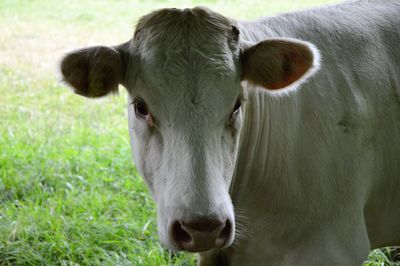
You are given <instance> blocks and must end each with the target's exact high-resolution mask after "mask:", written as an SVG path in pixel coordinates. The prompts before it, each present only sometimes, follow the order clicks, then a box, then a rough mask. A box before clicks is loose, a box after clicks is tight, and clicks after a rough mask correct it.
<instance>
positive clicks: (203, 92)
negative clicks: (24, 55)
mask: <svg viewBox="0 0 400 266" xmlns="http://www.w3.org/2000/svg"><path fill="white" fill-rule="evenodd" d="M315 51H316V50H315V49H314V48H313V46H312V45H311V44H309V43H306V42H302V41H298V40H292V39H268V40H265V41H263V42H260V43H254V44H253V43H248V42H245V40H242V38H241V36H240V32H239V26H238V25H236V22H234V21H232V20H230V19H228V18H226V17H224V16H222V15H219V14H217V13H214V12H212V11H210V10H208V9H205V8H194V9H185V10H179V9H164V10H160V11H156V12H153V13H151V14H149V15H147V16H144V17H143V18H142V19H141V20H140V21H139V23H138V25H137V28H136V31H135V35H134V37H133V38H132V40H130V41H129V42H127V43H125V44H122V45H119V46H115V47H90V48H85V49H82V50H77V51H74V52H71V53H69V54H67V55H66V56H65V58H64V59H63V61H62V63H61V71H62V74H63V76H64V80H65V81H66V82H67V83H69V84H70V85H71V86H72V87H73V89H74V91H75V92H76V93H77V94H80V95H83V96H86V97H100V96H104V95H107V94H109V93H112V92H116V91H117V88H118V84H122V85H124V86H125V87H126V89H127V90H128V94H129V107H128V114H129V125H130V137H131V144H132V151H133V155H134V159H135V163H136V166H137V168H138V170H139V172H140V173H141V175H142V176H143V177H144V180H145V181H146V183H147V185H148V187H149V190H150V191H151V193H152V195H153V198H154V200H155V201H156V203H157V207H158V229H159V235H160V239H161V242H162V243H163V244H164V245H165V246H166V247H168V248H171V249H179V250H180V249H183V250H188V251H204V250H209V249H213V248H222V247H227V246H229V245H230V244H231V243H232V241H233V239H234V235H235V216H234V211H233V206H232V203H231V199H230V196H229V193H228V189H229V186H230V182H231V179H232V175H233V172H234V166H235V160H236V153H237V147H238V135H239V132H240V128H241V124H242V119H243V114H242V108H241V106H242V103H243V100H244V98H243V97H244V96H243V89H242V85H241V83H242V81H248V82H252V83H254V84H256V85H259V86H261V87H264V88H266V89H267V90H269V91H285V90H286V88H288V87H293V86H291V85H293V84H294V83H298V82H299V81H301V80H304V79H305V77H307V75H309V73H311V71H312V70H313V69H314V68H315V64H316V62H317V60H316V52H315Z"/></svg>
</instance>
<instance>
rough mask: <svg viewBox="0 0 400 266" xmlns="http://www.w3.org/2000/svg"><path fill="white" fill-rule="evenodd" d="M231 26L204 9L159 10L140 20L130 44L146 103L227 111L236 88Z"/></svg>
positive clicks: (234, 46) (234, 95) (234, 51)
mask: <svg viewBox="0 0 400 266" xmlns="http://www.w3.org/2000/svg"><path fill="white" fill-rule="evenodd" d="M232 26H233V25H232V22H231V21H230V20H229V19H227V18H225V17H223V16H222V15H219V14H217V13H214V12H212V11H210V10H207V9H204V8H194V9H185V10H179V9H163V10H160V11H156V12H153V13H151V14H149V15H147V16H145V17H143V18H142V19H141V20H140V21H139V23H138V26H137V29H136V32H135V38H134V40H135V43H136V48H137V51H138V53H139V56H140V65H141V73H140V75H139V76H140V79H141V81H142V82H141V85H142V86H145V87H147V88H146V89H145V90H146V92H147V93H149V94H152V96H150V98H153V99H154V98H156V99H155V100H159V99H157V98H162V99H163V101H164V103H165V102H166V101H168V99H170V101H180V102H182V104H184V105H185V107H187V106H188V104H189V105H191V104H193V107H196V106H197V107H198V106H201V105H202V106H203V107H205V105H208V107H209V108H213V107H212V106H216V108H217V107H218V106H221V107H223V106H225V105H226V104H228V105H230V104H231V102H232V101H234V99H231V98H235V97H236V96H237V94H238V88H237V84H238V83H239V77H238V71H237V69H236V64H237V62H238V54H239V52H238V43H237V39H236V40H235V39H234V38H233V36H232ZM150 90H152V91H153V92H150ZM149 100H150V101H151V100H152V99H149ZM221 100H222V102H221ZM224 102H226V104H224Z"/></svg>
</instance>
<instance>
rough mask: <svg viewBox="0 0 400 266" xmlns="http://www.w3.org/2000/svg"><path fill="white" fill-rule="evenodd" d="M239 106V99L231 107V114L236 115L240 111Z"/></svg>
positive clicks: (240, 103)
mask: <svg viewBox="0 0 400 266" xmlns="http://www.w3.org/2000/svg"><path fill="white" fill-rule="evenodd" d="M241 106H242V100H241V99H237V101H236V103H235V106H234V107H233V112H232V114H236V113H237V112H238V111H239V110H240V107H241Z"/></svg>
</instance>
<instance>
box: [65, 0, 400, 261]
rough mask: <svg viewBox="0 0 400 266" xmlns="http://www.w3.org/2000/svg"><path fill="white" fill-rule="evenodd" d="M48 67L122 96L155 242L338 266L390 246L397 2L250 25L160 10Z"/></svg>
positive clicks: (399, 182)
mask: <svg viewBox="0 0 400 266" xmlns="http://www.w3.org/2000/svg"><path fill="white" fill-rule="evenodd" d="M320 58H321V59H320ZM318 68H319V70H318ZM61 70H62V73H63V76H64V79H65V81H66V82H67V83H69V84H70V85H72V87H73V88H74V90H75V92H76V93H78V94H81V95H83V96H86V97H99V96H103V95H106V94H109V93H111V92H115V91H117V87H118V84H122V85H124V86H125V87H126V89H127V90H128V92H129V107H128V111H129V128H130V136H131V140H132V150H133V154H134V158H135V162H136V166H137V168H138V169H139V171H140V173H141V174H142V175H143V177H144V179H145V181H146V183H147V184H148V187H149V189H150V191H151V193H152V195H153V197H154V199H155V201H156V203H157V206H158V229H159V235H160V240H161V242H162V243H163V244H164V246H165V247H167V248H170V249H177V250H187V251H194V252H202V253H201V255H200V260H199V261H200V264H201V265H341V266H343V265H349V266H350V265H351V266H353V265H360V264H361V263H362V262H363V261H364V260H365V259H366V257H367V255H368V252H369V250H370V249H371V248H376V247H382V246H388V245H399V244H400V2H399V1H397V0H387V1H381V0H361V1H352V2H347V3H343V4H339V5H333V6H327V7H323V8H317V9H312V10H306V11H301V12H296V13H289V14H283V15H279V16H275V17H267V18H263V19H259V20H256V21H251V22H247V21H246V22H243V21H236V20H233V19H229V18H226V17H224V16H222V15H220V14H218V13H215V12H212V11H211V10H208V9H206V8H194V9H184V10H180V9H163V10H160V11H156V12H153V13H151V14H148V15H146V16H144V17H143V18H142V19H141V20H140V21H139V23H138V25H137V28H136V31H135V34H134V37H133V38H132V39H131V40H129V41H128V42H127V43H124V44H122V45H119V46H115V47H90V48H85V49H82V50H77V51H74V52H72V53H69V54H68V55H66V57H65V58H64V59H63V61H62V64H61ZM232 203H233V204H232ZM233 205H234V206H235V207H233ZM234 210H235V211H234ZM235 233H236V235H235ZM235 236H236V237H235ZM234 239H235V242H234V244H233V245H232V243H233V241H234Z"/></svg>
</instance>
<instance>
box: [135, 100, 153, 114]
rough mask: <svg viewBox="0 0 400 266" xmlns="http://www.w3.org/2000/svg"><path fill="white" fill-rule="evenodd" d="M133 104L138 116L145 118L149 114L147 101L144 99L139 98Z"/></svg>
mask: <svg viewBox="0 0 400 266" xmlns="http://www.w3.org/2000/svg"><path fill="white" fill-rule="evenodd" d="M133 104H134V106H135V113H136V116H137V117H140V118H145V117H146V116H147V115H148V114H149V111H148V110H147V106H146V103H145V102H144V101H143V100H137V101H135V102H134V103H133Z"/></svg>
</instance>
